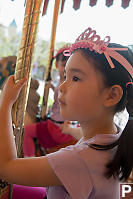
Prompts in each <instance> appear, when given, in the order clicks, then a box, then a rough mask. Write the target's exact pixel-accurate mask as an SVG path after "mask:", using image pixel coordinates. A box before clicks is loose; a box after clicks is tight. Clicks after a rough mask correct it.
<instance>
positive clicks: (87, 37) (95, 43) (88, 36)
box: [64, 27, 133, 78]
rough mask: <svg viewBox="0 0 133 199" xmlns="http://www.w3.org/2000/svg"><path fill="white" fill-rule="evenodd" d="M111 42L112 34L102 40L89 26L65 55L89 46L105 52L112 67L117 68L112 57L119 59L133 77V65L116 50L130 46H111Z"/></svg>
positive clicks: (99, 51) (91, 49)
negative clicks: (109, 45)
mask: <svg viewBox="0 0 133 199" xmlns="http://www.w3.org/2000/svg"><path fill="white" fill-rule="evenodd" d="M109 42H110V36H106V37H105V38H104V40H101V38H100V36H99V35H97V34H96V31H95V30H92V29H91V28H90V27H89V28H87V29H86V30H85V31H84V32H83V33H82V34H81V35H80V36H79V37H78V38H77V39H76V41H75V43H74V44H72V45H71V46H70V47H69V49H68V50H65V51H64V55H65V56H70V55H71V54H72V52H73V51H74V50H76V49H78V48H89V50H90V51H93V50H94V51H95V52H96V53H99V54H102V53H104V55H105V57H106V59H107V60H108V62H109V64H110V67H111V68H115V66H114V64H113V62H112V60H111V58H110V57H112V58H114V59H115V60H117V61H118V62H119V63H120V64H121V65H122V66H123V67H124V68H125V69H126V70H127V71H128V72H129V74H130V75H131V77H132V78H133V67H132V65H131V64H130V63H129V62H128V61H127V60H126V59H125V58H124V57H123V56H122V55H120V54H119V53H118V52H116V51H127V50H128V48H109V47H108V44H109Z"/></svg>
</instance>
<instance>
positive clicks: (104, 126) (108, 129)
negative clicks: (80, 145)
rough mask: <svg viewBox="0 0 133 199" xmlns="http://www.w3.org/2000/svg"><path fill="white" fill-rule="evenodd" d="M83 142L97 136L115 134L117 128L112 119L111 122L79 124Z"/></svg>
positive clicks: (103, 120) (104, 120)
mask: <svg viewBox="0 0 133 199" xmlns="http://www.w3.org/2000/svg"><path fill="white" fill-rule="evenodd" d="M80 125H81V127H82V132H83V137H84V140H88V139H90V138H92V137H94V136H96V135H98V134H116V133H117V128H116V126H115V124H114V121H113V118H112V119H111V120H107V119H102V121H101V120H100V121H98V122H91V123H86V122H82V123H81V124H80Z"/></svg>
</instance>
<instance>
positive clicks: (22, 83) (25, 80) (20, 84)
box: [16, 77, 27, 88]
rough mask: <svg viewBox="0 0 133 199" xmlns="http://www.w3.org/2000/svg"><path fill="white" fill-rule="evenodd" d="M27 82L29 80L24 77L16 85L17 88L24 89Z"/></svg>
mask: <svg viewBox="0 0 133 199" xmlns="http://www.w3.org/2000/svg"><path fill="white" fill-rule="evenodd" d="M26 82H27V78H26V77H23V78H22V79H21V80H19V81H18V82H17V83H16V87H17V88H22V87H23V86H24V85H25V84H26Z"/></svg>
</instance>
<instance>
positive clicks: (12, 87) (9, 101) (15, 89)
mask: <svg viewBox="0 0 133 199" xmlns="http://www.w3.org/2000/svg"><path fill="white" fill-rule="evenodd" d="M26 81H27V78H26V77H24V78H23V79H21V80H19V81H18V82H17V83H15V81H14V76H13V75H12V76H10V77H9V78H8V79H7V80H6V83H5V85H4V88H3V90H2V92H1V96H0V105H1V106H2V105H5V106H12V105H13V104H14V102H15V101H16V100H17V98H18V96H19V93H20V91H21V89H22V87H23V86H24V85H25V83H26Z"/></svg>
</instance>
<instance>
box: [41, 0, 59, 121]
mask: <svg viewBox="0 0 133 199" xmlns="http://www.w3.org/2000/svg"><path fill="white" fill-rule="evenodd" d="M59 8H60V0H55V5H54V14H53V22H52V30H51V39H50V43H49V54H48V63H47V68H46V72H45V76H44V81H45V86H44V94H43V102H42V107H41V118H42V119H43V118H45V116H46V114H47V103H48V95H49V88H50V83H51V68H52V64H51V59H52V57H53V52H54V44H55V36H56V27H57V21H58V15H59Z"/></svg>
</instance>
